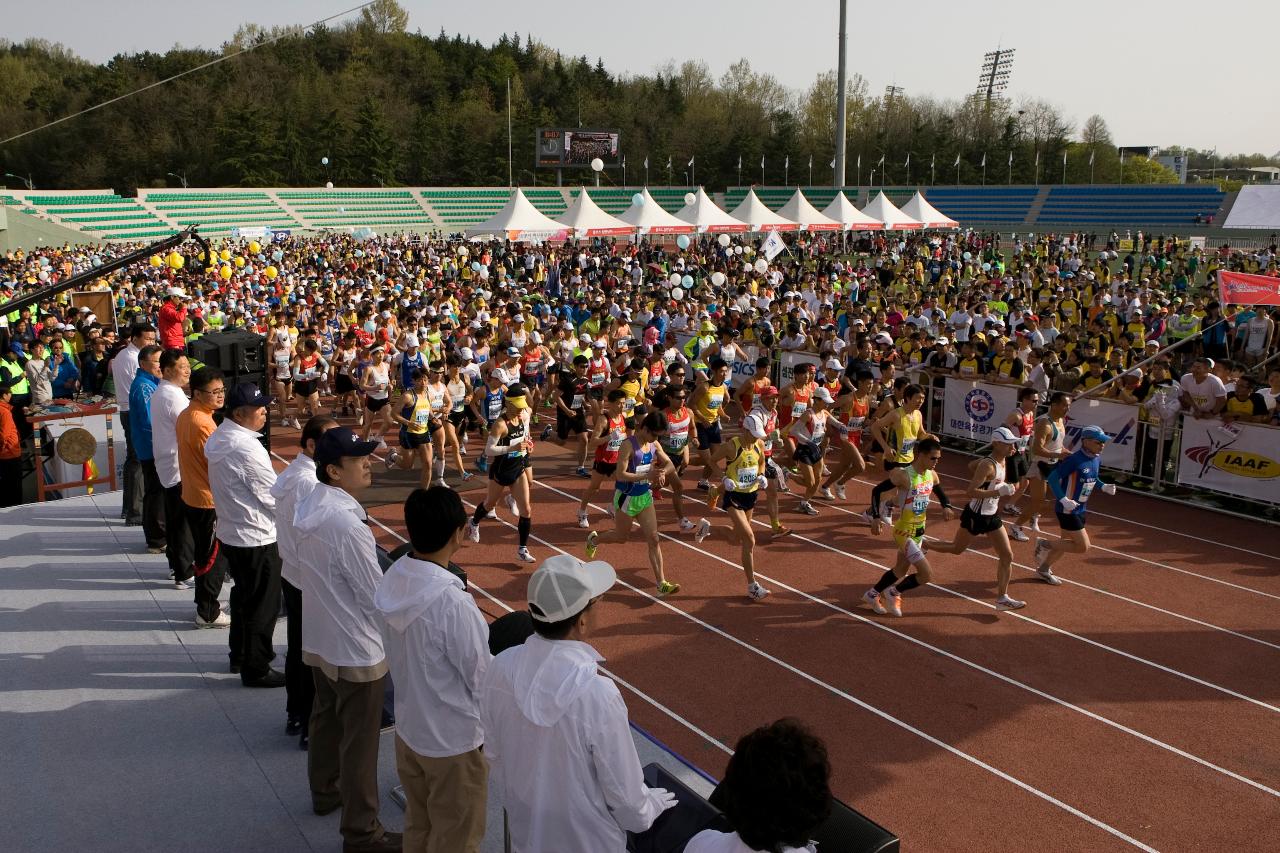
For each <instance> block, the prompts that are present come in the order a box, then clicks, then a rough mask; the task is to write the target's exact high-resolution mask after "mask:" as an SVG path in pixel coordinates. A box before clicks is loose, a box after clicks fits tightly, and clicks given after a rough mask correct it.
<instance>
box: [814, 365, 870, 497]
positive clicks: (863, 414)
mask: <svg viewBox="0 0 1280 853" xmlns="http://www.w3.org/2000/svg"><path fill="white" fill-rule="evenodd" d="M854 381H855V387H854V390H853V391H851V392H850V393H848V394H845V395H843V396H841V397H840V398H838V399H837V400H836V405H835V412H836V418H837V419H838V420H839V421H840V423H842V424H844V427H845V429H844V430H834V431H832V432H831V433H830V434H829V435H830V438H831V443H832V445H833V446H835V447H837V448H838V449H839V451H840V459H839V461H838V462H837V463H836V464H835V466H834V467H833V468H832V469H831V473H830V474H829V475H828V476H827V479H826V480H825V481H823V483H822V496H823V497H824V498H826V499H827V500H845V498H846V497H847V495H846V493H845V483H847V482H849V481H850V480H852V479H853V478H854V477H857V476H858V475H859V474H861V473H862V472H863V471H865V470H866V469H867V463H866V461H865V460H864V459H863V458H862V434H863V432H864V431H865V430H866V426H867V413H868V412H870V411H871V384H872V383H873V382H874V381H875V379H874V377H872V375H871V371H869V370H859V371H858V373H857V376H856V378H855V380H854ZM833 486H834V487H835V494H834V495H833V494H832V493H831V488H832V487H833Z"/></svg>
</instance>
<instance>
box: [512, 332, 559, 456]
mask: <svg viewBox="0 0 1280 853" xmlns="http://www.w3.org/2000/svg"><path fill="white" fill-rule="evenodd" d="M551 362H552V357H551V350H549V349H547V348H546V347H544V346H543V345H542V335H540V334H538V333H537V332H532V333H530V335H529V339H528V341H526V343H525V346H524V351H523V352H522V353H520V381H521V382H523V383H524V387H526V388H528V389H529V411H531V412H533V422H534V423H535V424H536V423H538V422H539V421H540V420H541V417H540V416H539V414H538V405H539V404H540V403H541V402H542V395H543V389H544V386H545V385H546V384H547V365H548V364H550V363H551ZM546 437H547V434H546V433H545V432H544V435H543V441H546Z"/></svg>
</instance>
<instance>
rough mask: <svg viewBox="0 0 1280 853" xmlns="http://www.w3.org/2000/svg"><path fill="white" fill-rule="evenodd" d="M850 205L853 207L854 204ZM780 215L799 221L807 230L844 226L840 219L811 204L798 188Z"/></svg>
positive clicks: (834, 228) (780, 210)
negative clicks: (833, 217)
mask: <svg viewBox="0 0 1280 853" xmlns="http://www.w3.org/2000/svg"><path fill="white" fill-rule="evenodd" d="M841 197H842V198H843V196H841ZM849 207H850V208H851V209H852V207H853V205H849ZM856 212H857V211H855V213H856ZM778 215H779V216H783V217H786V218H787V219H790V220H791V221H792V222H795V223H797V224H798V225H799V226H800V228H802V229H803V230H805V231H839V230H840V229H841V228H843V227H844V226H843V225H842V224H841V223H840V222H839V221H838V220H835V219H832V218H831V217H829V216H827V215H825V214H823V213H822V212H820V211H819V210H818V208H816V207H814V206H813V205H812V204H810V203H809V199H807V198H805V197H804V193H802V192H800V190H796V194H795V195H793V196H792V197H791V198H790V200H788V201H787V203H786V204H784V205H783V206H782V207H781V208H780V209H779V210H778Z"/></svg>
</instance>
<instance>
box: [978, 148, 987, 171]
mask: <svg viewBox="0 0 1280 853" xmlns="http://www.w3.org/2000/svg"><path fill="white" fill-rule="evenodd" d="M978 165H979V166H981V167H982V168H984V169H985V168H987V152H985V151H983V152H982V162H981V163H979V164H978Z"/></svg>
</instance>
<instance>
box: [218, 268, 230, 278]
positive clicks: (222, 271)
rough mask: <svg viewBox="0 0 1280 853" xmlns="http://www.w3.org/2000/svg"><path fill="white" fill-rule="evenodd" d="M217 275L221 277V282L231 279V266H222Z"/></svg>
mask: <svg viewBox="0 0 1280 853" xmlns="http://www.w3.org/2000/svg"><path fill="white" fill-rule="evenodd" d="M218 275H219V276H221V277H222V280H223V281H226V280H227V279H229V278H231V265H230V264H223V265H222V267H221V268H219V270H218Z"/></svg>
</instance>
